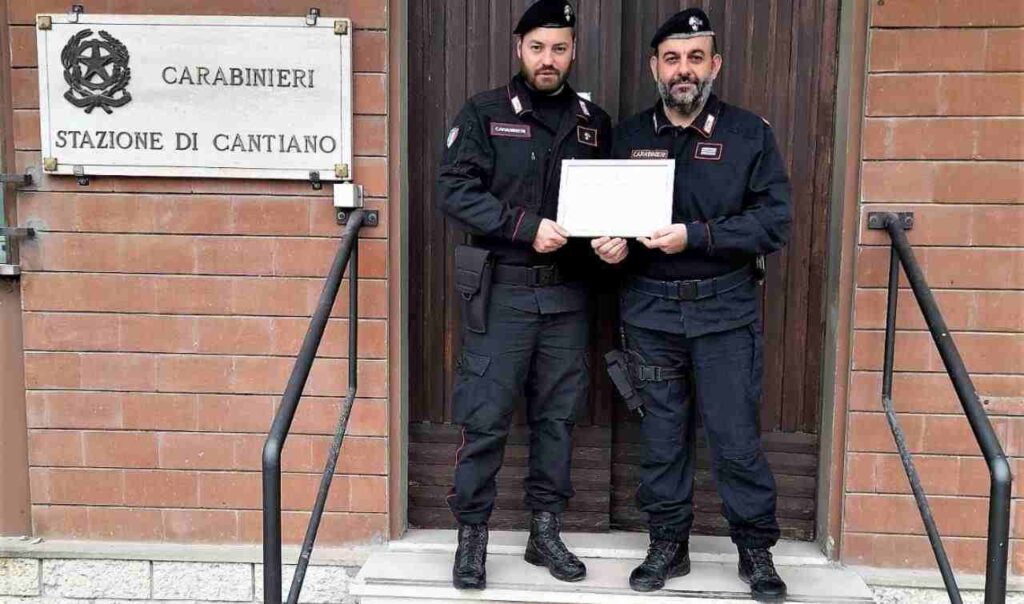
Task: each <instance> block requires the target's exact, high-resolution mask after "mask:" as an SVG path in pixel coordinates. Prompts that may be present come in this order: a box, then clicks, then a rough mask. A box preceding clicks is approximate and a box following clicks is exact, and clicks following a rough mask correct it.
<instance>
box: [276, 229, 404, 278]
mask: <svg viewBox="0 0 1024 604" xmlns="http://www.w3.org/2000/svg"><path fill="white" fill-rule="evenodd" d="M275 244H276V245H275V247H274V251H273V257H274V263H273V272H274V274H275V275H278V276H292V277H326V276H327V273H328V271H329V270H330V268H331V265H332V264H333V263H334V257H335V255H336V254H337V252H338V242H337V241H336V240H334V239H296V238H289V239H279V240H277V241H276V242H275ZM387 260H388V246H387V242H386V241H384V240H382V239H367V240H363V241H360V242H359V276H360V278H382V277H387Z"/></svg>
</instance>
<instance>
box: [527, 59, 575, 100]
mask: <svg viewBox="0 0 1024 604" xmlns="http://www.w3.org/2000/svg"><path fill="white" fill-rule="evenodd" d="M571 71H572V66H571V65H570V66H569V69H568V70H566V71H565V72H563V73H561V75H560V77H559V79H558V85H557V86H555V87H554V88H552V89H550V90H541V89H540V88H539V87H538V86H537V79H536V77H534V76H533V75H532V74H531V73H530V72H529V71H527V69H526V66H525V65H522V64H520V66H519V75H521V76H522V77H523V80H525V81H526V83H527V84H529V85H530V88H532V89H534V90H536V91H537V92H540V93H542V94H556V93H558V92H559V91H560V90H562V87H564V86H565V83H566V81H568V80H569V73H570V72H571Z"/></svg>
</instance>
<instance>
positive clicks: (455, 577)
mask: <svg viewBox="0 0 1024 604" xmlns="http://www.w3.org/2000/svg"><path fill="white" fill-rule="evenodd" d="M486 565H487V525H486V524H460V525H459V549H457V550H455V566H454V567H453V568H452V585H454V586H455V589H483V588H485V587H487V568H486Z"/></svg>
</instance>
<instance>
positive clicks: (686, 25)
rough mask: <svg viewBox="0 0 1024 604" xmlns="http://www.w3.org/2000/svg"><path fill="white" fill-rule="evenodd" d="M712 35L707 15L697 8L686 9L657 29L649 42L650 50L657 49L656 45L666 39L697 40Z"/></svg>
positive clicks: (712, 31) (713, 33)
mask: <svg viewBox="0 0 1024 604" xmlns="http://www.w3.org/2000/svg"><path fill="white" fill-rule="evenodd" d="M714 35H715V32H714V30H712V29H711V19H708V15H707V13H705V12H704V11H702V10H701V9H699V8H688V9H686V10H684V11H682V12H680V13H676V14H675V15H673V16H672V17H670V18H669V20H668V21H665V23H664V24H663V25H662V26H661V27H660V28H658V33H656V34H654V38H653V39H652V40H651V48H654V49H657V48H658V45H659V44H661V43H662V42H664V41H665V40H667V39H668V38H699V37H701V36H714Z"/></svg>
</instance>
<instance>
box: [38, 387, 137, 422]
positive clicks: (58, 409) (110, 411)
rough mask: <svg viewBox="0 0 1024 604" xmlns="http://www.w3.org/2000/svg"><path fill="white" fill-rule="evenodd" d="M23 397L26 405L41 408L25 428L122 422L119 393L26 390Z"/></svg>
mask: <svg viewBox="0 0 1024 604" xmlns="http://www.w3.org/2000/svg"><path fill="white" fill-rule="evenodd" d="M25 397H26V399H27V401H28V404H29V406H30V407H37V406H38V407H39V408H41V413H40V414H39V415H37V416H36V417H35V420H34V421H32V420H30V423H29V428H77V429H101V428H108V429H109V428H120V427H121V425H122V419H121V398H122V395H121V394H114V393H109V392H56V391H55V392H39V391H32V390H29V391H27V392H26V393H25ZM30 417H31V416H30Z"/></svg>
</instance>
